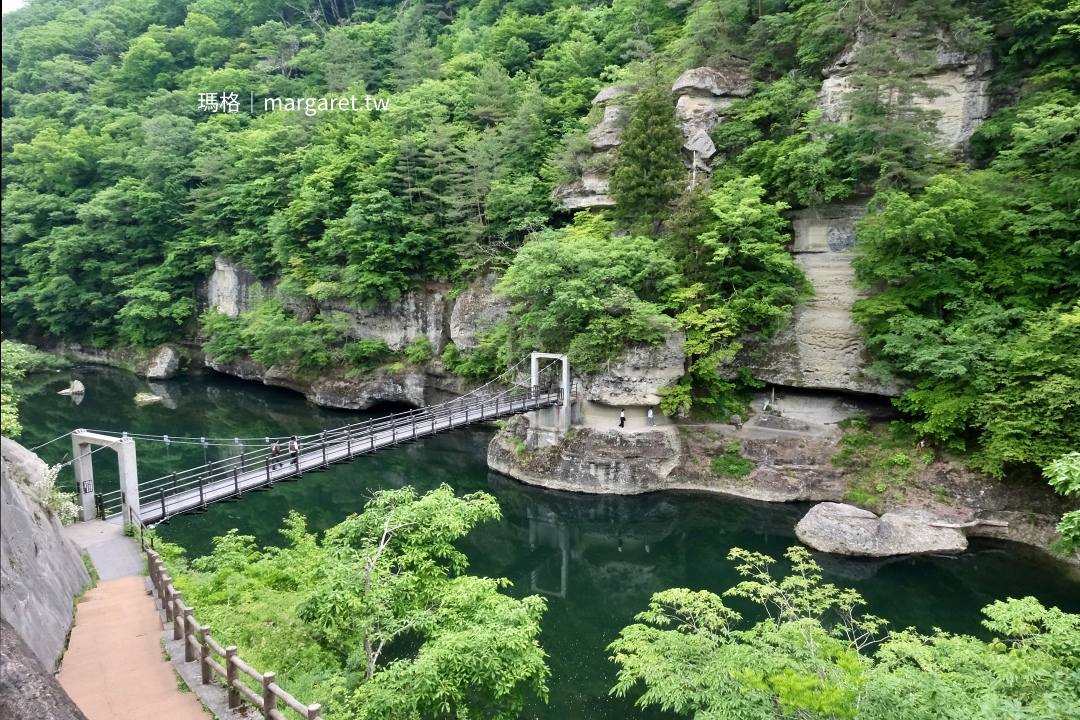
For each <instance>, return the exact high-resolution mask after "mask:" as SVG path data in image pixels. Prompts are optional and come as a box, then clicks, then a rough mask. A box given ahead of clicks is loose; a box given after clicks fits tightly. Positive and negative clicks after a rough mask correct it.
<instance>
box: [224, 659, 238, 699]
mask: <svg viewBox="0 0 1080 720" xmlns="http://www.w3.org/2000/svg"><path fill="white" fill-rule="evenodd" d="M235 659H236V646H235V645H230V646H229V647H227V648H225V684H226V685H228V686H229V708H230V709H232V708H238V707H240V693H239V692H237V690H236V685H235V683H236V681H237V676H236V663H235V662H234V660H235Z"/></svg>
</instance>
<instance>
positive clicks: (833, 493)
mask: <svg viewBox="0 0 1080 720" xmlns="http://www.w3.org/2000/svg"><path fill="white" fill-rule="evenodd" d="M859 417H861V416H859ZM527 422H528V421H527V420H526V419H525V418H524V417H520V418H515V419H514V420H512V421H510V422H508V423H506V424H505V425H504V427H503V428H502V429H500V431H499V432H498V433H497V434H496V436H495V437H494V438H493V439H492V441H491V444H490V445H489V447H488V465H489V467H491V468H492V469H493V470H496V471H498V472H501V473H503V474H506V475H509V476H510V477H513V478H515V479H517V480H519V481H521V482H524V483H527V484H530V485H536V486H540V487H545V488H551V489H556V490H562V491H567V492H576V493H589V494H613V495H636V494H643V493H649V492H657V491H673V490H690V491H700V492H708V493H716V494H719V495H724V496H729V497H736V498H742V499H747V500H757V501H763V502H770V503H789V502H834V503H846V504H850V505H854V506H856V507H859V508H862V509H865V510H870V511H872V512H874V513H878V514H881V513H886V512H894V511H904V512H914V513H920V514H921V515H922V516H924V517H926V518H928V519H929V521H933V522H935V523H942V524H949V525H959V526H967V527H964V528H963V532H964V534H965V535H967V536H968V537H990V538H996V539H1001V540H1009V541H1012V542H1017V543H1021V544H1024V545H1028V546H1031V547H1035V548H1038V549H1039V550H1041V551H1043V552H1045V553H1047V554H1048V555H1049V556H1051V557H1053V558H1055V559H1057V560H1060V561H1062V562H1066V563H1069V564H1070V565H1072V566H1074V567H1076V568H1080V554H1076V555H1072V556H1064V555H1062V554H1060V553H1057V552H1055V551H1054V550H1052V549H1051V548H1052V545H1053V544H1054V543H1055V542H1056V541H1057V540H1058V538H1059V535H1058V533H1057V531H1056V529H1055V527H1056V525H1057V523H1058V521H1059V520H1060V517H1061V515H1062V514H1063V513H1064V512H1067V511H1069V510H1072V509H1075V508H1076V506H1077V503H1076V501H1075V500H1073V501H1072V502H1070V501H1069V500H1068V499H1066V498H1064V497H1062V496H1060V495H1057V494H1055V493H1054V492H1053V490H1052V488H1050V486H1049V485H1048V484H1046V483H1045V482H1044V481H1042V480H1041V478H1011V479H1006V480H1004V481H999V480H995V479H993V478H990V477H988V476H985V475H982V474H979V473H977V472H974V471H973V470H971V469H970V468H968V467H966V466H965V465H964V464H963V463H962V462H961V461H960V460H958V459H956V458H954V457H950V456H949V454H948V453H946V452H944V451H942V450H940V449H935V448H932V447H930V446H929V445H928V444H926V442H925V441H922V442H920V441H917V440H915V439H914V438H913V437H905V436H903V434H902V433H901V435H900V437H896V436H894V434H893V433H891V432H890V430H889V426H888V425H885V424H884V423H874V424H871V423H869V422H867V421H865V420H857V421H856V422H855V424H854V425H852V424H849V423H848V422H844V421H841V422H840V423H828V424H826V423H821V422H818V423H814V422H811V421H810V420H809V419H808V418H806V417H804V418H802V419H796V418H792V417H784V416H777V415H772V414H769V413H760V414H757V415H754V416H753V417H751V418H750V419H748V420H747V422H746V423H745V424H743V425H742V426H741V427H736V426H734V425H730V424H725V423H708V424H698V425H673V426H672V425H669V426H663V427H644V428H642V427H636V428H625V429H620V428H618V427H617V426H615V425H614V424H610V425H608V426H607V427H595V426H594V427H573V428H571V431H570V433H569V434H568V435H567V437H566V438H564V439H563V440H562V441H560V442H559V443H558V444H557V445H555V446H552V447H544V448H536V449H530V448H528V446H527V444H526V438H527ZM841 425H846V427H841ZM894 427H895V426H894Z"/></svg>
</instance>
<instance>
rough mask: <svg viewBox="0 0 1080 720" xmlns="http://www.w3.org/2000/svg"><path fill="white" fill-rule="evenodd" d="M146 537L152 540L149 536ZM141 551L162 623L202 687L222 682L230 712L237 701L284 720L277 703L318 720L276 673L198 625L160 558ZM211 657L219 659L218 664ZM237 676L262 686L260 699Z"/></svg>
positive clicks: (313, 708) (318, 710) (317, 708)
mask: <svg viewBox="0 0 1080 720" xmlns="http://www.w3.org/2000/svg"><path fill="white" fill-rule="evenodd" d="M150 537H151V539H152V538H153V536H152V535H151V536H150ZM144 550H145V552H146V566H147V568H148V570H149V574H150V582H151V583H152V585H153V586H154V590H155V591H156V593H157V594H156V597H155V600H156V601H157V602H158V605H159V607H160V609H161V610H164V611H165V622H166V623H168V622H171V623H172V625H173V640H183V648H184V662H195V661H196V660H197V661H198V662H199V669H200V671H201V672H200V674H201V679H202V684H203V685H209V684H211V683H213V682H214V676H215V675H216V676H218V677H219V678H220V679H221V680H222V681H224V683H225V688H226V690H227V691H228V706H229V709H230V710H235V709H236V708H239V707H240V704H241V702H247V703H248V704H249V705H251V706H252V707H254V708H255V709H256V710H258V711H259V712H260V713H262V717H263V718H265V719H266V720H286V717H285V715H284V713H282V712H281V711H280V710H279V709H278V701H279V700H280V701H281V702H283V703H284V704H285V705H287V706H288V707H289V708H290V709H291V710H293V711H295V712H296V713H297V714H298V715H299V716H300V717H301V718H304V720H321V718H322V706H321V705H320V704H318V703H314V704H311V705H304V704H303V703H301V702H300V701H298V700H297V699H296V698H294V697H293V696H292V695H290V694H289V693H288V692H286V691H285V690H283V689H282V688H281V686H280V685H278V684H277V682H275V681H276V680H277V673H274V672H264V673H260V672H259V671H257V670H255V669H254V668H253V667H251V666H250V665H248V664H247V663H246V662H244V661H243V660H241V659H240V656H239V654H238V653H237V649H236V646H235V645H230V646H228V647H222V645H221V644H220V643H218V642H217V641H216V640H214V638H213V636H212V635H211V628H210V626H209V625H202V624H201V623H199V622H198V621H197V620H196V619H195V608H193V607H192V606H190V605H187V604H185V603H184V601H183V593H180V592H178V591H177V590H176V588H175V587H174V586H173V584H172V578H171V577H170V576H169V573H168V570H167V569H166V568H165V563H164V562H162V560H161V556H160V555H158V553H157V552H155V551H154V550H153V548H152V547H151V548H145V547H144ZM196 655H197V657H196ZM215 656H217V657H218V658H221V662H218V661H217V660H216V659H215ZM241 674H243V675H246V676H247V677H249V678H251V679H252V680H253V681H255V683H256V684H258V685H261V686H262V695H261V696H260V695H259V694H258V693H256V692H255V691H254V690H252V689H251V688H250V687H248V685H247V684H246V683H245V682H243V680H242V679H241V678H240V675H241Z"/></svg>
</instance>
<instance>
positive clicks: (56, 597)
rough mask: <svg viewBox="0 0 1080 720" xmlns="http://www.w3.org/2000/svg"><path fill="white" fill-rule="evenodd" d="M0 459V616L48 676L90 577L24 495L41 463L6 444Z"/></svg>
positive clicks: (52, 519)
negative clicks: (77, 599)
mask: <svg viewBox="0 0 1080 720" xmlns="http://www.w3.org/2000/svg"><path fill="white" fill-rule="evenodd" d="M0 455H2V457H3V469H2V472H0V502H2V503H3V505H2V507H0V515H2V517H0V616H2V617H3V619H4V620H6V621H7V622H8V623H10V624H11V626H12V627H13V628H15V630H16V631H17V632H18V633H19V635H20V637H22V638H23V640H25V641H26V644H27V645H29V646H30V648H31V649H32V650H33V651H34V654H35V655H37V657H38V659H39V660H41V662H42V664H43V665H44V666H45V667H46V668H48V669H49V670H53V669H55V667H56V664H57V662H58V661H59V659H60V655H61V654H62V653H63V650H64V644H65V642H66V641H67V635H68V631H69V630H70V628H71V622H72V617H73V615H72V599H73V598H74V597H75V595H77V594H78V593H79V591H80V590H81V589H82V588H84V587H85V586H86V585H88V584H89V583H90V575H89V573H87V571H86V566H85V565H83V561H82V557H81V556H80V555H79V551H78V550H77V549H76V548H75V546H74V545H73V544H72V543H71V542H70V541H69V540H68V539H67V538H66V537H65V536H64V533H63V529H62V527H61V525H60V521H59V520H58V519H57V518H56V516H55V515H53V514H52V513H50V512H49V511H48V510H47V509H46V508H45V507H44V506H43V505H42V504H41V503H40V502H39V501H38V500H37V499H36V498H35V497H34V496H33V494H32V492H31V491H30V489H29V488H30V486H31V485H32V484H34V483H37V482H39V481H40V478H41V476H42V474H43V473H44V472H45V470H46V466H45V463H44V462H42V461H41V459H40V458H39V457H38V456H37V455H35V454H34V453H32V452H30V451H29V450H27V449H26V448H24V447H23V446H22V445H20V444H19V443H17V442H15V441H14V440H10V439H8V438H3V441H2V447H0Z"/></svg>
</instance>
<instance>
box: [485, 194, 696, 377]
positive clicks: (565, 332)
mask: <svg viewBox="0 0 1080 720" xmlns="http://www.w3.org/2000/svg"><path fill="white" fill-rule="evenodd" d="M611 231H612V223H611V222H609V221H606V220H603V219H602V218H599V217H596V216H591V215H588V214H586V213H579V214H578V215H577V216H576V217H575V219H574V225H573V226H572V227H570V228H568V229H567V230H565V231H559V232H556V231H548V232H545V233H542V234H540V235H539V236H538V237H536V238H534V239H533V240H531V241H530V242H528V243H527V244H525V245H524V246H523V247H522V248H521V250H520V251H518V254H517V255H516V256H515V257H514V262H513V264H512V265H511V266H510V268H509V269H508V270H507V271H506V275H505V276H504V277H503V279H502V281H500V283H499V284H498V286H496V291H497V292H501V293H504V294H505V295H506V296H507V297H509V298H510V300H511V301H513V302H514V308H513V312H514V315H515V330H516V334H517V336H518V342H519V343H520V345H521V346H522V347H523V348H534V349H537V350H543V351H546V352H557V351H565V352H567V354H568V355H569V356H570V362H571V363H573V364H574V365H575V366H576V367H579V368H581V369H583V370H589V369H595V368H597V367H599V366H600V365H601V364H602V363H603V362H604V361H606V360H608V359H610V358H612V357H613V356H614V355H615V354H617V353H618V352H619V351H620V350H621V349H622V348H623V347H624V346H625V345H626V344H627V343H632V342H637V343H650V344H658V343H660V342H663V340H664V337H665V336H666V334H667V331H668V329H669V328H670V327H671V320H670V318H668V317H667V316H665V315H664V314H663V311H664V308H665V304H664V303H665V300H666V297H667V296H668V294H669V293H670V292H671V291H672V290H674V288H675V287H676V286H677V283H678V276H677V275H676V273H675V268H674V265H673V263H672V262H671V260H670V259H669V258H667V257H666V256H665V255H664V253H663V251H662V248H661V246H660V244H659V243H658V242H656V241H655V240H652V239H650V238H646V237H628V238H620V239H618V240H617V241H613V240H612V239H611Z"/></svg>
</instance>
